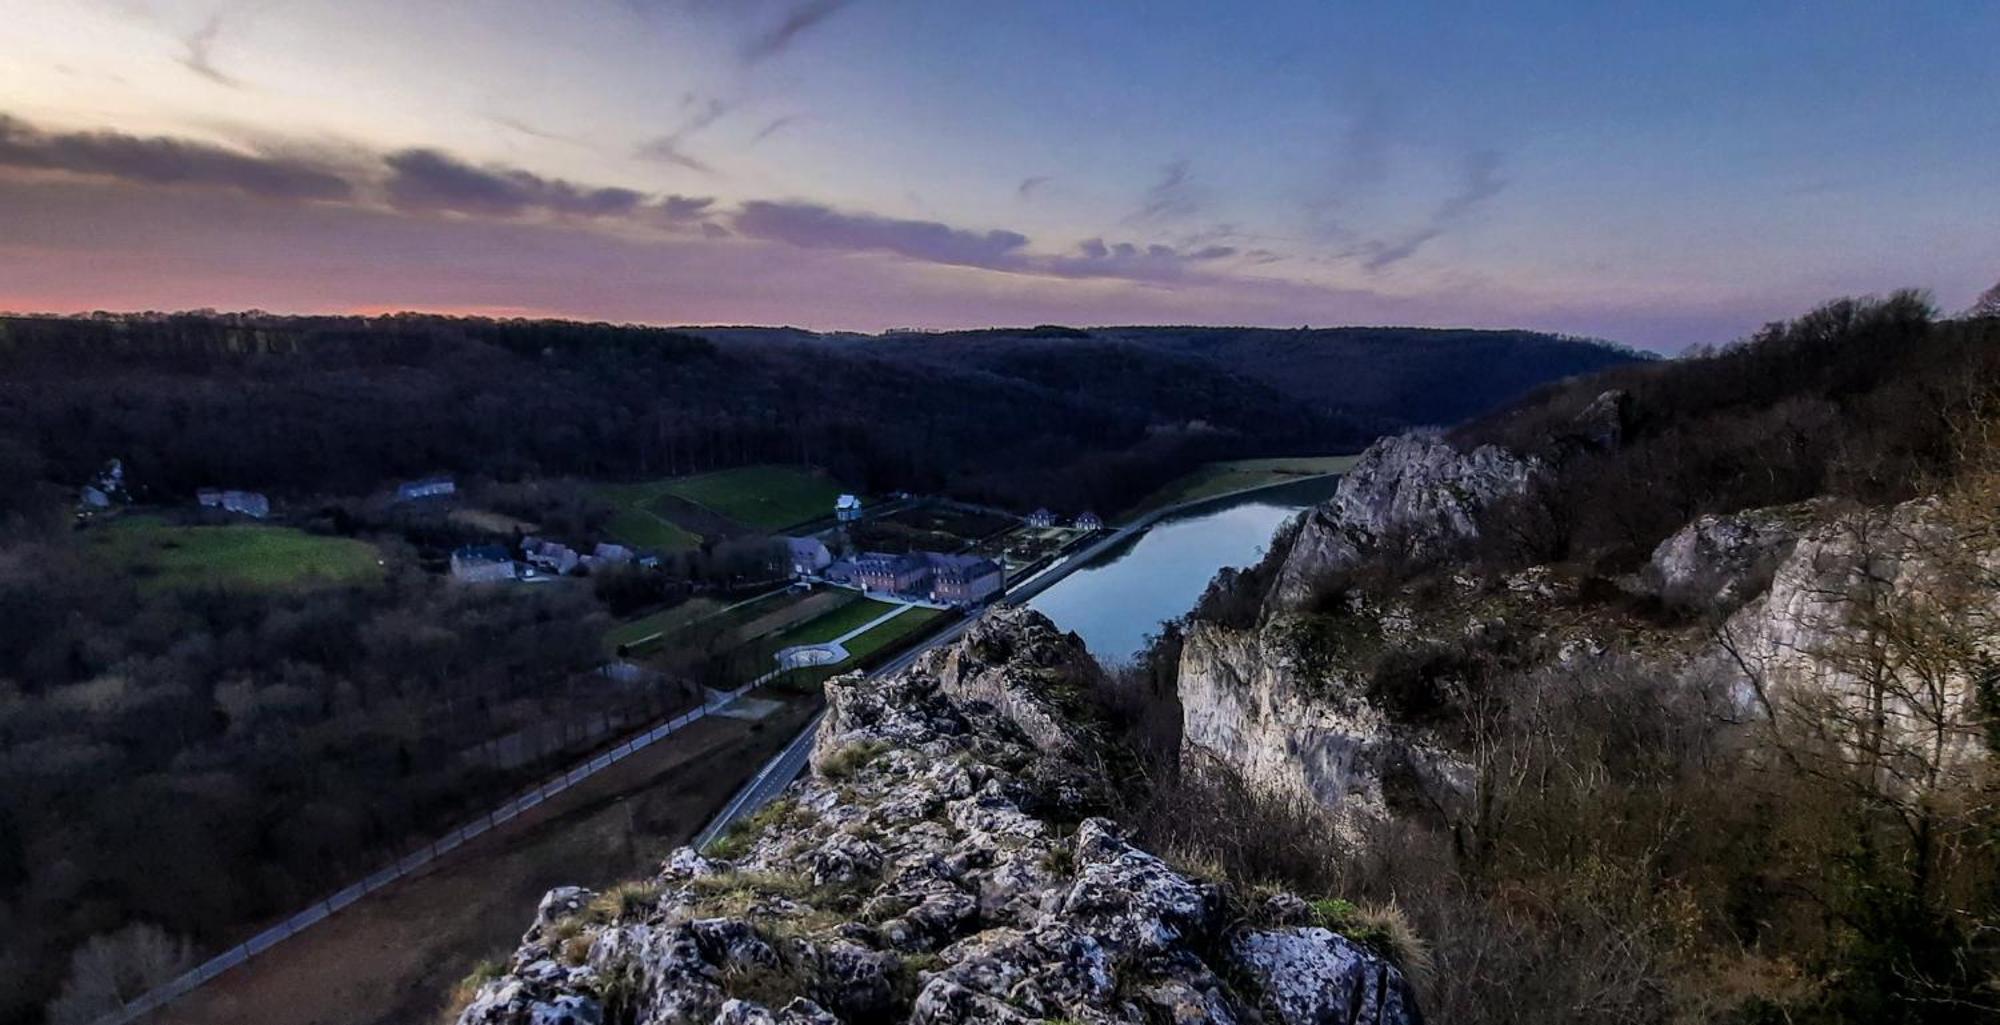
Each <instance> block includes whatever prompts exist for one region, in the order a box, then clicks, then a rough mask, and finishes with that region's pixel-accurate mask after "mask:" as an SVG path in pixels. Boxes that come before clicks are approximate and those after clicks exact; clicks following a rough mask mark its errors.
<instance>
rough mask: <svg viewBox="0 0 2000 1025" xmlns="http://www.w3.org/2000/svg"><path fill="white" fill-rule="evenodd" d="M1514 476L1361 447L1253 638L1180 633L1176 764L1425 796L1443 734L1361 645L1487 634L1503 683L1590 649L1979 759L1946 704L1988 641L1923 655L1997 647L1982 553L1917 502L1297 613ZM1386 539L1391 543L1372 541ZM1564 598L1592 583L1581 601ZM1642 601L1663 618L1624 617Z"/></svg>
mask: <svg viewBox="0 0 2000 1025" xmlns="http://www.w3.org/2000/svg"><path fill="white" fill-rule="evenodd" d="M1593 408H1595V407H1593ZM1600 433H1602V432H1600ZM1595 437H1596V436H1593V438H1595ZM1592 443H1593V444H1594V443H1595V441H1593V442H1592ZM1536 472H1537V464H1536V462H1535V461H1534V460H1532V459H1528V458H1523V457H1518V456H1515V455H1513V454H1510V453H1508V452H1505V451H1504V450H1500V449H1497V448H1493V447H1490V446H1489V447H1485V448H1480V449H1476V450H1473V451H1471V452H1464V453H1461V452H1458V451H1456V450H1454V449H1453V448H1452V447H1451V446H1450V445H1448V444H1446V443H1445V442H1444V441H1442V440H1440V439H1438V438H1436V437H1435V436H1428V435H1418V436H1410V437H1404V438H1396V439H1386V440H1385V441H1383V442H1380V443H1378V444H1377V445H1376V446H1374V447H1373V448H1371V449H1370V450H1369V452H1368V454H1367V455H1366V456H1365V457H1364V458H1363V460H1362V462H1361V464H1360V465H1359V466H1358V467H1357V469H1356V473H1355V474H1354V475H1353V476H1350V477H1349V478H1347V479H1346V480H1344V481H1343V482H1342V486H1341V488H1340V491H1339V493H1338V495H1337V496H1336V497H1335V498H1334V499H1333V500H1332V501H1330V502H1328V503H1326V504H1325V505H1323V506H1321V507H1319V508H1317V509H1315V510H1312V511H1311V512H1310V513H1308V514H1307V516H1306V519H1305V521H1304V522H1303V524H1302V525H1301V527H1300V530H1299V532H1298V535H1297V540H1296V542H1295V543H1294V544H1293V545H1292V547H1291V548H1290V550H1289V551H1288V552H1285V553H1284V554H1283V556H1282V561H1281V563H1280V569H1279V571H1278V572H1277V573H1276V574H1275V576H1274V577H1273V578H1272V583H1271V585H1270V593H1269V594H1267V595H1266V598H1265V615H1264V617H1263V618H1262V619H1261V620H1260V621H1259V622H1258V623H1257V624H1256V625H1255V626H1253V627H1249V628H1239V627H1232V626H1227V625H1221V624H1218V623H1212V622H1200V621H1196V622H1193V623H1191V624H1190V625H1189V626H1188V628H1187V630H1186V635H1185V638H1184V640H1183V644H1182V648H1181V660H1180V665H1179V693H1180V700H1181V707H1182V726H1183V729H1182V755H1183V760H1184V761H1185V762H1193V763H1203V762H1212V763H1215V764H1219V765H1221V766H1224V767H1226V768H1228V769H1229V770H1231V771H1233V772H1234V773H1236V774H1237V775H1239V776H1241V777H1242V778H1243V779H1244V780H1245V781H1246V782H1248V783H1250V784H1252V785H1253V786H1255V787H1256V788H1258V789H1260V790H1263V791H1266V792H1272V793H1278V794H1304V795H1308V796H1310V797H1312V798H1314V799H1315V800H1317V801H1319V802H1320V803H1322V804H1324V805H1326V806H1328V807H1330V808H1333V809H1336V810H1338V811H1340V812H1341V813H1343V814H1342V816H1341V817H1340V818H1341V821H1344V822H1350V823H1351V822H1355V821H1365V820H1368V819H1375V818H1380V817H1382V816H1383V815H1385V814H1386V813H1387V804H1388V803H1389V801H1388V800H1387V798H1386V796H1385V793H1384V789H1385V780H1387V779H1388V778H1389V777H1391V776H1397V775H1399V776H1401V777H1402V778H1403V779H1405V780H1414V781H1416V782H1418V783H1419V784H1420V785H1422V786H1424V787H1425V790H1426V794H1425V799H1426V800H1427V801H1430V802H1435V801H1438V800H1449V799H1450V796H1451V792H1452V791H1454V790H1456V789H1459V788H1460V787H1459V782H1458V781H1460V780H1462V779H1463V778H1464V775H1465V772H1466V768H1467V765H1466V762H1465V760H1464V759H1463V758H1462V757H1460V754H1459V752H1458V751H1456V750H1455V749H1454V741H1453V738H1452V737H1450V736H1448V735H1445V734H1443V733H1441V732H1439V731H1438V730H1437V729H1434V728H1433V726H1434V725H1435V724H1430V723H1426V722H1424V721H1422V719H1421V717H1413V716H1410V715H1407V714H1400V712H1402V711H1406V710H1399V709H1397V708H1395V707H1392V706H1391V705H1390V704H1389V703H1387V702H1385V700H1384V698H1383V695H1382V694H1381V693H1380V691H1381V690H1382V686H1381V684H1380V681H1379V680H1378V679H1377V678H1376V677H1377V675H1379V674H1380V673H1381V672H1382V668H1381V667H1382V666H1383V664H1384V661H1385V659H1384V655H1385V653H1388V654H1390V655H1394V654H1396V653H1397V652H1398V651H1400V652H1402V653H1410V652H1417V653H1421V652H1423V651H1425V650H1426V649H1435V648H1439V647H1444V648H1451V649H1454V650H1458V651H1465V650H1478V649H1480V647H1481V644H1482V640H1483V639H1484V638H1491V637H1504V638H1505V639H1506V645H1507V649H1508V659H1509V662H1510V663H1511V664H1512V665H1513V666H1514V667H1515V669H1516V670H1517V671H1519V670H1523V669H1524V668H1525V669H1532V667H1533V666H1534V665H1535V664H1537V663H1541V664H1546V665H1566V664H1573V663H1574V662H1575V660H1576V659H1579V658H1601V657H1607V656H1608V657H1612V658H1617V659H1624V660H1626V665H1627V666H1628V667H1636V668H1637V669H1638V670H1639V671H1642V672H1645V673H1648V674H1652V675H1654V676H1658V677H1662V678H1670V679H1677V680H1681V681H1683V682H1685V683H1686V684H1687V685H1688V686H1689V687H1692V688H1698V689H1704V690H1707V691H1709V692H1712V693H1731V694H1733V696H1734V700H1735V704H1736V712H1737V713H1738V714H1739V715H1740V717H1741V718H1743V719H1745V720H1750V719H1755V718H1758V717H1769V716H1770V715H1772V714H1773V712H1774V711H1775V710H1776V709H1778V708H1779V707H1780V706H1792V707H1799V706H1811V707H1810V709H1809V711H1810V714H1809V715H1808V716H1806V717H1805V718H1807V719H1810V720H1813V721H1818V722H1823V723H1829V724H1831V725H1829V726H1828V727H1827V728H1826V730H1825V733H1826V736H1825V737H1824V738H1823V739H1826V740H1830V741H1834V742H1839V743H1853V742H1854V741H1855V737H1854V736H1853V735H1854V734H1857V733H1860V732H1863V731H1865V730H1866V729H1868V728H1869V727H1868V726H1867V723H1866V720H1867V719H1868V718H1869V717H1870V716H1880V717H1881V718H1883V719H1884V720H1885V721H1884V723H1883V725H1885V726H1886V727H1887V728H1888V729H1889V733H1890V736H1891V738H1892V740H1893V741H1894V742H1895V743H1899V744H1909V745H1918V746H1925V747H1928V748H1929V749H1931V750H1932V751H1933V752H1937V751H1942V752H1945V753H1946V755H1947V761H1951V762H1956V763H1961V764H1963V763H1967V762H1970V761H1972V760H1975V759H1977V758H1978V757H1980V752H1981V750H1982V743H1983V738H1982V737H1981V736H1980V735H1979V734H1978V732H1977V731H1976V730H1969V729H1965V728H1962V724H1963V723H1965V722H1969V721H1972V720H1973V719H1974V718H1976V717H1973V716H1970V715H1968V714H1966V713H1965V709H1966V708H1967V707H1968V705H1969V703H1970V702H1973V701H1974V700H1976V695H1975V694H1974V687H1973V681H1972V680H1970V679H1969V678H1968V675H1967V673H1966V671H1965V669H1964V667H1965V666H1966V665H1969V664H1975V663H1977V662H1978V659H1979V657H1981V654H1982V653H1984V657H1985V658H1986V659H1987V660H1988V662H1989V663H1991V662H2000V654H1996V653H1993V652H1989V651H1987V650H1986V648H1985V647H1980V645H1988V646H1990V644H1991V642H1990V640H1983V641H1976V642H1974V644H1975V647H1978V648H1979V650H1977V651H1971V652H1967V651H1956V650H1954V651H1949V652H1945V651H1943V649H1944V648H1946V647H1950V646H1952V645H1958V646H1961V647H1962V646H1963V645H1964V643H1966V642H1965V639H1966V638H1987V639H1990V638H1992V637H1994V636H1995V635H1996V633H2000V631H1996V630H1995V629H1994V626H1995V624H1996V623H2000V598H1996V592H1995V591H1994V589H1993V586H1992V585H1993V584H1995V583H1996V582H2000V549H1996V547H1995V546H1993V545H1992V544H1991V543H1990V542H1982V541H1980V540H1979V539H1978V538H1976V537H1971V536H1968V535H1967V534H1966V533H1965V532H1964V530H1963V529H1961V527H1960V526H1957V525H1954V524H1952V523H1950V522H1947V520H1948V517H1946V516H1945V515H1944V514H1943V513H1942V512H1941V510H1940V508H1939V505H1938V503H1937V502H1935V501H1934V500H1930V499H1919V500H1913V501H1909V502H1904V503H1902V504H1899V505H1896V506H1891V507H1886V508H1873V509H1871V508H1865V507H1860V506H1857V505H1855V504H1853V503H1842V502H1837V501H1834V500H1830V499H1815V500H1811V501H1806V502H1800V503H1796V504H1792V505H1786V506H1781V507H1775V508H1768V509H1751V510H1746V511H1742V512H1737V513H1731V514H1727V515H1705V516H1701V517H1699V518H1697V519H1695V520H1694V521H1692V522H1690V523H1688V524H1687V525H1686V526H1684V527H1683V528H1681V529H1680V530H1679V531H1677V532H1675V533H1674V534H1673V535H1672V536H1670V537H1668V538H1667V539H1666V540H1664V541H1662V542H1661V543H1660V544H1659V545H1658V546H1657V548H1656V549H1655V550H1654V551H1653V553H1652V557H1651V559H1650V560H1649V561H1648V562H1647V563H1646V564H1645V565H1644V566H1643V567H1642V568H1641V569H1640V571H1639V572H1637V573H1633V574H1630V575H1627V576H1625V577H1623V578H1621V579H1619V580H1618V581H1615V582H1610V581H1605V580H1603V579H1601V578H1598V579H1591V575H1590V574H1589V573H1588V572H1587V571H1586V570H1582V569H1579V568H1578V567H1575V566H1561V565H1548V566H1531V567H1528V568H1526V569H1523V570H1517V571H1515V572H1512V573H1511V574H1507V575H1505V576H1503V577H1501V578H1500V579H1497V580H1495V579H1477V578H1475V576H1473V575H1469V574H1468V573H1466V572H1464V571H1460V570H1453V569H1449V568H1447V569H1446V570H1443V571H1440V572H1437V573H1434V574H1432V575H1431V576H1430V577H1429V578H1428V579H1427V580H1426V581H1425V583H1424V585H1423V587H1422V593H1421V594H1413V593H1409V591H1408V590H1407V589H1405V590H1392V591H1390V592H1388V593H1368V592H1365V591H1362V590H1357V589H1348V590H1346V591H1344V592H1342V593H1338V594H1332V595H1320V596H1319V600H1318V602H1317V606H1318V607H1308V605H1309V603H1308V601H1307V599H1308V597H1309V596H1311V594H1312V591H1313V589H1314V587H1315V586H1316V582H1318V581H1321V580H1324V579H1326V578H1327V577H1328V576H1329V575H1330V574H1332V575H1338V571H1340V570H1343V569H1346V568H1349V567H1352V566H1354V565H1356V564H1357V563H1359V562H1360V561H1361V560H1363V559H1368V558H1377V557H1381V558H1408V557H1409V556H1410V555H1411V554H1413V553H1414V554H1415V555H1416V556H1417V557H1418V558H1419V559H1421V558H1422V556H1423V555H1424V554H1425V549H1426V548H1428V549H1430V550H1432V551H1435V550H1437V549H1438V548H1439V547H1440V546H1444V545H1449V544H1450V543H1451V542H1453V541H1455V540H1463V539H1469V538H1472V537H1475V536H1477V533H1478V531H1479V529H1480V527H1479V520H1478V517H1479V515H1480V513H1481V512H1482V511H1483V510H1486V509H1489V508H1491V507H1492V506H1493V505H1494V503H1496V502H1499V501H1502V500H1504V499H1505V498H1507V497H1508V496H1510V495H1516V494H1520V493H1521V492H1522V490H1523V489H1524V488H1526V487H1528V486H1529V485H1530V483H1531V482H1532V480H1533V479H1534V476H1535V474H1536ZM1392 538H1395V539H1401V540H1402V541H1403V542H1405V543H1404V544H1403V545H1401V546H1399V547H1396V548H1393V549H1392V548H1389V547H1387V545H1386V542H1387V540H1388V539H1392ZM1982 545H1984V547H1983V548H1982ZM1982 551H1983V552H1985V553H1986V554H1983V555H1982V554H1978V553H1980V552H1982ZM1968 553H1971V554H1968ZM1954 561H1956V562H1958V563H1962V564H1957V565H1954V564H1952V563H1953V562H1954ZM1614 583H1615V586H1614ZM1588 584H1595V585H1597V586H1598V587H1599V588H1600V589H1601V590H1602V589H1612V590H1613V592H1614V593H1613V594H1612V595H1611V596H1610V597H1605V596H1602V595H1600V596H1599V597H1597V598H1595V599H1588V600H1586V599H1583V598H1581V597H1580V595H1581V594H1582V591H1583V589H1584V588H1585V587H1586V586H1587V585H1588ZM1648 601H1650V602H1653V603H1656V604H1657V605H1658V606H1659V607H1661V608H1663V609H1665V610H1667V611H1666V612H1664V613H1660V614H1657V615H1655V616H1653V617H1651V618H1648V617H1639V616H1634V615H1632V614H1630V606H1631V605H1632V604H1634V603H1641V602H1648ZM1922 645H1928V646H1929V647H1928V648H1927V649H1924V650H1919V649H1918V647H1917V646H1922ZM1390 661H1391V662H1393V659H1391V660H1390ZM1946 665H1949V667H1950V668H1940V667H1943V666H1946ZM1815 703H1816V704H1815ZM1874 705H1879V707H1877V708H1875V710H1873V711H1871V710H1870V709H1871V706H1874ZM1950 724H1959V725H1950Z"/></svg>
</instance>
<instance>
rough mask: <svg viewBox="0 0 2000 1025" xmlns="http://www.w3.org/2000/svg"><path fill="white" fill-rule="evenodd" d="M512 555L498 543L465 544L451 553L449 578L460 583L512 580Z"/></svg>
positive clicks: (515, 575) (515, 571)
mask: <svg viewBox="0 0 2000 1025" xmlns="http://www.w3.org/2000/svg"><path fill="white" fill-rule="evenodd" d="M519 576H520V572H519V569H518V568H517V567H516V566H515V565H514V557H513V556H512V555H511V554H509V553H508V551H507V549H505V548H503V547H501V546H500V545H466V546H464V547H462V548H459V549H457V550H455V551H453V552H452V553H451V578H452V579H453V580H456V581H458V582H459V583H462V584H484V583H494V582H497V581H503V580H514V579H516V578H518V577H519Z"/></svg>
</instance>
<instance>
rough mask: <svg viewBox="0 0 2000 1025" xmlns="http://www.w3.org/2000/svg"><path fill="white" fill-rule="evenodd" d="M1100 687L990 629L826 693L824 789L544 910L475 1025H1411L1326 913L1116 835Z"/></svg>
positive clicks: (1065, 642)
mask: <svg viewBox="0 0 2000 1025" xmlns="http://www.w3.org/2000/svg"><path fill="white" fill-rule="evenodd" d="M1097 673H1098V670H1097V668H1096V666H1095V664H1094V663H1092V662H1091V661H1090V659H1089V657H1088V656H1087V655H1086V654H1085V653H1084V652H1083V650H1082V647H1081V645H1080V643H1079V642H1078V641H1077V640H1076V639H1075V638H1074V637H1073V636H1066V635H1063V634H1060V633H1058V632H1057V631H1056V630H1055V629H1054V628H1053V627H1052V626H1051V625H1050V624H1049V623H1048V621H1047V620H1045V619H1043V618H1042V617H1041V616H1040V615H1039V614H1037V613H1034V612H1031V611H1027V610H1021V609H1003V610H999V611H996V612H993V613H991V614H989V615H988V616H987V618H986V619H985V620H983V621H982V622H981V623H979V624H978V625H977V626H976V627H975V628H974V629H973V630H971V631H969V632H968V634H967V635H966V636H965V637H964V638H963V639H962V640H960V641H959V642H958V643H956V644H955V645H953V646H951V647H949V648H947V649H942V650H939V651H934V652H931V653H929V654H928V655H926V656H925V657H924V658H923V659H921V660H920V661H919V662H918V663H917V664H916V665H915V666H913V667H912V668H911V669H909V670H907V671H905V672H903V673H900V674H896V675H895V676H892V677H889V678H886V679H867V678H863V677H860V676H857V675H850V676H846V677H840V678H837V679H835V680H832V681H829V683H828V684H827V697H828V702H829V706H830V708H829V713H828V715H827V718H826V720H825V723H824V725H823V726H822V728H821V730H820V733H819V735H818V738H817V743H816V746H815V749H814V752H813V760H812V764H813V770H812V773H811V774H810V775H809V776H808V777H807V778H805V779H803V780H801V781H800V782H799V783H798V784H796V785H794V787H793V788H792V789H791V790H790V791H789V792H788V793H787V794H786V796H785V797H784V798H783V799H782V800H781V801H779V802H778V803H776V804H774V805H772V806H771V807H769V808H767V809H765V810H764V811H762V812H760V813H759V814H758V815H757V816H756V818H755V820H754V821H753V822H752V823H751V825H750V827H749V828H747V829H745V830H743V831H741V832H738V833H735V834H732V835H731V836H729V837H726V838H725V839H724V840H723V841H721V842H719V843H718V844H717V845H715V846H714V847H713V848H711V850H710V851H709V852H708V854H707V856H704V855H703V854H701V853H697V852H695V851H693V850H691V849H686V848H683V849H681V850H679V851H677V852H675V854H674V855H673V857H672V858H671V859H670V860H669V861H668V862H667V864H666V865H665V866H663V868H662V870H661V871H660V873H659V875H658V876H657V877H655V878H654V879H652V880H650V881H648V882H645V883H641V884H633V885H630V886H626V887H621V888H618V889H614V890H612V891H609V892H607V893H601V894H600V893H591V892H589V891H584V890H578V889H562V890H556V891H553V892H551V893H550V894H549V895H548V896H547V897H546V898H545V899H544V900H543V902H542V905H541V907H540V908H539V909H538V911H537V913H536V916H535V920H534V924H533V925H532V926H531V927H530V928H529V930H528V932H527V933H526V935H525V936H523V937H522V942H521V945H520V948H519V949H518V950H517V951H516V952H515V954H514V955H513V957H512V958H511V959H510V961H509V962H508V964H507V966H506V970H505V972H504V973H503V974H502V975H500V976H499V977H498V978H496V979H493V980H491V981H489V982H487V983H485V984H484V985H483V986H482V987H480V989H479V990H478V993H477V995H476V997H474V999H473V1000H472V1002H471V1004H470V1005H469V1006H468V1007H467V1008H466V1009H465V1011H464V1012H463V1014H462V1015H461V1016H460V1018H459V1022H460V1023H461V1025H530V1023H532V1025H608V1023H687V1025H696V1023H699V1025H710V1023H714V1025H762V1023H771V1025H780V1023H784V1025H831V1023H838V1022H857V1023H858V1022H879V1021H908V1022H921V1023H932V1025H945V1023H970V1022H1003V1023H1008V1022H1035V1021H1050V1022H1056V1021H1060V1022H1076V1023H1085V1022H1088V1023H1114V1022H1122V1023H1133V1025H1138V1023H1148V1025H1151V1023H1159V1022H1174V1023H1189V1025H1192V1023H1195V1022H1214V1023H1224V1025H1227V1023H1236V1022H1243V1023H1251V1022H1270V1023H1283V1025H1349V1023H1352V1025H1405V1023H1414V1022H1417V1021H1419V1020H1420V1016H1419V1013H1418V1011H1417V1008H1416V1005H1415V1002H1414V998H1413V995H1412V991H1411V988H1410V986H1409V984H1408V982H1407V981H1406V980H1405V978H1404V976H1403V974H1402V973H1401V972H1400V971H1399V970H1398V968H1397V967H1396V966H1395V965H1394V964H1392V963H1391V962H1390V961H1389V960H1387V959H1386V958H1385V957H1384V956H1382V955H1381V954H1379V953H1377V952H1376V951H1374V950H1373V949H1371V948H1370V947H1367V946H1364V945H1363V944H1360V943H1357V942H1355V941H1353V940H1350V939H1348V938H1346V937H1344V936H1342V935H1341V934H1339V933H1338V932H1336V931H1334V930H1332V929H1329V928H1326V925H1327V924H1328V923H1326V922H1324V921H1321V920H1320V918H1321V916H1320V915H1318V914H1316V913H1315V911H1314V908H1313V905H1311V904H1308V903H1307V902H1306V901H1304V900H1302V899H1300V898H1299V897H1296V896H1292V895H1286V894H1279V895H1276V896H1266V897H1263V898H1261V899H1252V898H1250V897H1247V896H1244V895H1240V894H1236V893H1235V892H1233V891H1232V890H1230V889H1229V888H1227V887H1226V886H1223V885H1219V884H1217V883H1216V882H1213V881H1210V880H1204V879H1202V878H1199V877H1197V876H1194V875H1190V874H1188V873H1186V872H1184V871H1182V870H1180V869H1177V868H1176V867H1174V866H1173V865H1171V864H1169V863H1168V862H1167V861H1165V860H1162V859H1161V858H1160V857H1158V856H1156V855H1154V854H1152V853H1149V852H1147V851H1145V850H1143V849H1141V848H1140V847H1138V846H1136V845H1134V844H1133V843H1132V842H1131V841H1130V840H1129V839H1128V838H1127V837H1126V836H1125V835H1124V834H1123V833H1122V832H1121V830H1120V829H1119V827H1118V826H1117V825H1115V824H1114V823H1113V822H1111V821H1110V820H1109V819H1106V818H1104V817H1101V812H1102V810H1103V805H1104V798H1105V794H1104V792H1103V789H1102V783H1101V778H1102V776H1101V773H1100V771H1099V769H1100V767H1099V766H1098V765H1097V764H1095V759H1096V752H1097V751H1098V748H1099V746H1098V744H1097V741H1096V738H1095V737H1094V736H1093V735H1092V734H1091V733H1090V731H1089V728H1088V726H1087V725H1085V722H1086V718H1087V717H1086V716H1085V715H1084V713H1083V705H1084V701H1085V698H1086V696H1087V689H1088V688H1089V687H1091V686H1092V685H1093V684H1094V682H1095V679H1096V675H1097Z"/></svg>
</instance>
